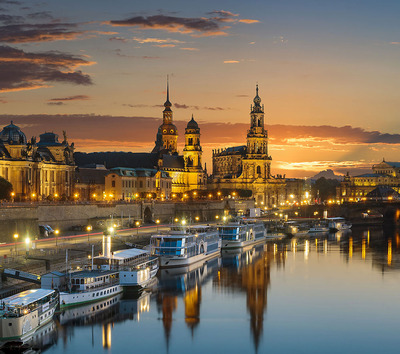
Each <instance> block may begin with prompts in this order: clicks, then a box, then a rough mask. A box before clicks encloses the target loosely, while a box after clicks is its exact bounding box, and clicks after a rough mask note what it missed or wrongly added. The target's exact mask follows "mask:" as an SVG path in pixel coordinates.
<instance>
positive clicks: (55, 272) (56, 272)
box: [41, 270, 66, 279]
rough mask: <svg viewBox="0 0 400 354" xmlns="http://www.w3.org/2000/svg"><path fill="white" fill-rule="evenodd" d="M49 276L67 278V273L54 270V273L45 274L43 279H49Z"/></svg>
mask: <svg viewBox="0 0 400 354" xmlns="http://www.w3.org/2000/svg"><path fill="white" fill-rule="evenodd" d="M49 275H52V276H53V275H55V276H57V277H65V276H66V274H65V273H61V272H58V271H57V270H53V271H52V272H48V273H46V274H43V275H42V277H41V278H42V279H43V277H47V276H49Z"/></svg>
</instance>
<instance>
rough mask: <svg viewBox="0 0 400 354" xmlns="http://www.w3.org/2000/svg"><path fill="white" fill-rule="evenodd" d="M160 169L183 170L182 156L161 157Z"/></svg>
mask: <svg viewBox="0 0 400 354" xmlns="http://www.w3.org/2000/svg"><path fill="white" fill-rule="evenodd" d="M162 161H163V162H162V167H163V168H179V169H184V168H185V161H184V160H183V156H179V155H163V156H162Z"/></svg>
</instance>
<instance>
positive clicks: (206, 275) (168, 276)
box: [157, 258, 220, 348]
mask: <svg viewBox="0 0 400 354" xmlns="http://www.w3.org/2000/svg"><path fill="white" fill-rule="evenodd" d="M219 264H220V263H219V258H214V259H211V260H210V261H208V262H207V263H204V264H203V265H201V266H198V267H197V268H195V269H188V268H177V269H165V270H161V275H160V282H159V289H160V290H159V292H158V294H157V305H158V311H159V312H162V321H163V325H164V332H165V339H166V342H167V348H168V347H169V341H170V337H171V329H172V321H173V313H174V312H175V310H176V309H177V307H178V297H179V296H180V295H181V296H182V297H183V304H184V307H185V323H186V325H187V326H188V328H190V329H191V331H192V335H193V334H194V329H195V328H196V327H197V325H198V324H199V323H200V304H201V286H202V285H203V284H205V283H206V282H207V281H208V280H209V279H211V278H212V277H214V276H215V275H216V274H217V272H218V268H219Z"/></svg>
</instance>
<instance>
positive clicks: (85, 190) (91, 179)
mask: <svg viewBox="0 0 400 354" xmlns="http://www.w3.org/2000/svg"><path fill="white" fill-rule="evenodd" d="M109 172H110V171H109V170H107V169H106V167H105V166H104V165H98V164H92V165H86V166H83V167H78V168H77V169H76V171H75V193H77V194H78V196H79V199H81V200H94V201H96V200H103V199H104V195H105V176H106V175H107V174H108V173H109Z"/></svg>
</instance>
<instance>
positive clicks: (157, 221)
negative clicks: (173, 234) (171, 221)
mask: <svg viewBox="0 0 400 354" xmlns="http://www.w3.org/2000/svg"><path fill="white" fill-rule="evenodd" d="M156 224H157V232H158V225H159V224H160V219H157V220H156Z"/></svg>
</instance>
